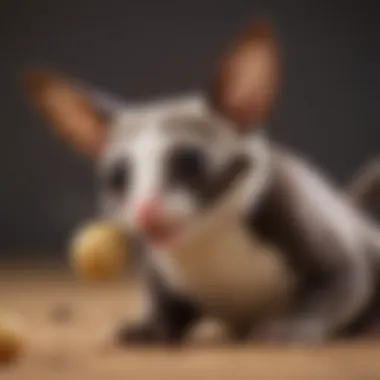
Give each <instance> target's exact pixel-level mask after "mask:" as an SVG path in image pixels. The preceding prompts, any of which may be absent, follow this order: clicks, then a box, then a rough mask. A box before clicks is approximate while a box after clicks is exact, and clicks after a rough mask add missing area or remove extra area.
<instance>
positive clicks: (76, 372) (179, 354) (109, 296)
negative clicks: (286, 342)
mask: <svg viewBox="0 0 380 380" xmlns="http://www.w3.org/2000/svg"><path fill="white" fill-rule="evenodd" d="M138 300H139V297H138V290H137V289H136V286H135V285H133V284H132V283H131V284H130V283H128V282H122V283H117V282H115V283H109V284H104V285H96V286H95V285H90V284H85V283H83V282H80V281H78V280H75V279H73V278H72V277H70V276H65V275H62V274H60V273H58V272H56V271H55V270H54V269H45V270H44V271H34V270H30V271H28V272H25V270H19V269H17V268H16V269H13V270H7V271H5V270H3V271H1V272H0V302H1V303H0V309H1V312H3V313H11V314H12V315H13V314H14V315H15V316H17V317H18V318H20V321H21V322H22V324H23V328H24V334H25V341H26V343H27V346H26V351H25V354H24V355H22V356H21V357H20V359H19V360H18V361H17V362H15V363H14V364H13V365H11V366H7V367H2V368H0V379H1V380H16V379H17V380H23V379H25V380H33V379H36V380H44V379H51V380H54V379H70V380H76V379H78V380H87V379H88V380H97V379H107V380H118V379H165V380H171V379H173V380H181V379H256V380H260V379H276V380H277V379H283V380H286V379H291V380H297V379H305V380H314V379H323V380H329V379H334V380H339V379H342V380H351V379H352V380H354V379H355V380H370V379H374V380H375V379H380V344H377V343H375V342H360V343H359V342H356V343H350V344H348V343H345V344H343V343H342V344H336V345H334V346H329V347H324V348H308V349H306V348H301V347H298V348H296V347H293V348H287V349H286V348H275V347H260V346H255V345H250V346H244V347H236V346H235V347H232V346H229V345H228V344H227V343H226V342H225V341H223V339H222V338H221V337H218V336H217V335H215V336H213V334H214V332H212V331H211V330H207V329H206V330H204V334H205V335H202V334H200V333H199V336H198V337H195V338H193V339H192V340H191V341H189V342H188V343H187V344H186V345H185V346H183V347H182V348H177V349H164V348H151V349H143V348H140V349H136V348H134V349H132V348H129V349H127V348H125V349H123V350H120V349H116V348H115V347H114V346H113V345H112V340H111V337H112V333H113V331H114V329H115V327H116V326H117V324H118V323H120V322H121V321H122V320H124V319H128V318H129V319H133V318H134V317H135V315H136V313H137V311H138Z"/></svg>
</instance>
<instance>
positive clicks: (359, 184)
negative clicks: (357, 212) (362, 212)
mask: <svg viewBox="0 0 380 380" xmlns="http://www.w3.org/2000/svg"><path fill="white" fill-rule="evenodd" d="M347 193H348V195H349V197H351V199H352V200H353V202H354V203H356V204H357V205H359V206H360V207H366V206H369V205H370V204H372V202H374V201H375V200H376V198H377V197H378V196H379V195H380V158H375V159H372V160H370V161H369V162H368V163H366V164H365V165H364V166H362V167H361V168H360V169H359V170H358V171H357V172H356V174H355V175H354V178H353V180H352V182H351V183H350V184H349V185H348V187H347Z"/></svg>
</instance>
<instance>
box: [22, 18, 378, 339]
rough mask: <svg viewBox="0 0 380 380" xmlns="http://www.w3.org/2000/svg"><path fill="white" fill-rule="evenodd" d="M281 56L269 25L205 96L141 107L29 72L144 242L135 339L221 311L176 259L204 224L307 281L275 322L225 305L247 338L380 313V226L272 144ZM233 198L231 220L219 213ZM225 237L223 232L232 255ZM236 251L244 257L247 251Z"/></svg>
mask: <svg viewBox="0 0 380 380" xmlns="http://www.w3.org/2000/svg"><path fill="white" fill-rule="evenodd" d="M280 56H281V54H280V49H279V43H278V40H277V38H276V33H275V32H274V30H273V28H272V27H271V25H270V23H268V22H267V21H263V20H258V21H256V22H254V23H253V24H252V25H251V26H250V27H248V28H247V29H246V30H245V31H244V32H243V33H242V34H241V36H240V37H239V38H238V39H237V40H236V41H235V43H234V44H232V45H231V47H230V48H229V49H228V50H227V51H226V53H225V55H224V56H223V57H222V58H221V60H220V64H219V65H218V67H217V68H216V70H215V73H214V75H213V77H212V80H211V84H210V87H209V89H208V90H207V91H205V92H200V93H198V94H190V95H184V96H176V97H172V98H170V99H165V100H156V101H151V102H146V103H142V104H131V105H128V104H127V105H126V104H124V102H123V101H120V100H115V99H112V98H111V97H110V96H108V95H105V94H103V93H101V92H97V91H94V90H93V89H91V88H89V87H88V86H86V85H81V84H80V83H79V82H76V81H70V80H69V79H65V78H64V77H61V76H59V75H56V74H55V73H54V72H50V71H47V70H43V69H32V70H29V71H28V72H27V75H26V84H27V90H28V93H29V95H30V96H31V99H32V101H33V102H34V103H35V104H36V105H37V107H38V108H39V109H40V110H42V112H43V113H44V114H45V116H46V117H47V118H48V119H49V121H51V125H52V126H53V127H54V130H55V132H56V133H58V134H59V135H60V136H62V137H63V138H64V139H65V140H66V141H67V142H69V143H70V144H71V145H72V146H73V147H75V148H76V149H77V150H78V151H79V152H81V153H83V154H86V155H88V156H90V157H93V158H96V160H97V163H98V169H99V176H100V179H101V198H102V207H103V212H104V215H106V216H107V217H108V218H111V219H113V220H115V221H116V222H118V223H119V224H121V225H123V226H124V228H125V230H126V231H129V232H131V231H133V233H134V234H135V235H136V236H137V237H138V238H139V240H140V241H142V242H143V249H142V251H141V255H142V262H143V265H144V270H145V273H146V274H148V276H147V285H148V286H147V297H148V298H147V299H149V300H150V304H149V308H148V311H149V313H148V315H147V316H146V318H145V319H144V320H143V321H141V323H139V324H137V325H135V326H127V327H125V328H123V329H122V331H121V332H120V335H119V337H120V339H121V340H122V342H123V343H126V344H129V343H135V342H157V341H160V342H179V341H181V340H182V339H183V338H184V336H185V334H186V333H187V332H188V331H189V329H190V328H191V327H192V326H194V324H195V323H196V322H197V321H199V320H200V318H201V317H203V316H204V314H205V313H206V312H208V311H210V312H212V310H209V309H208V305H205V304H203V303H202V297H197V294H194V293H192V292H188V291H187V290H188V288H187V287H186V279H184V278H182V277H181V273H179V272H178V271H177V270H176V266H175V265H173V263H172V262H170V257H172V256H171V255H170V254H169V253H170V252H171V251H172V250H173V247H177V246H178V244H179V245H180V244H181V242H182V244H185V243H184V241H186V239H185V237H186V236H188V231H189V230H191V229H194V228H195V229H196V228H201V227H200V226H201V225H202V223H201V221H202V220H203V216H204V215H206V214H207V215H211V216H210V218H211V219H212V215H214V221H215V222H216V221H218V220H222V219H223V218H225V219H224V220H230V221H233V223H232V225H233V227H234V228H235V227H238V228H237V229H240V231H244V233H245V234H248V235H249V234H252V236H253V235H254V236H258V237H259V239H260V240H263V241H265V242H267V243H269V244H271V245H273V246H275V247H276V248H277V249H278V250H279V252H280V253H279V254H281V255H282V257H283V258H284V259H285V263H286V266H287V267H288V268H290V270H291V272H292V273H294V274H296V277H297V287H296V289H295V293H294V296H293V298H292V302H291V305H290V306H289V307H288V308H287V309H286V312H283V313H280V314H279V315H276V317H274V318H273V319H271V320H270V322H269V320H267V319H265V320H261V319H255V318H254V316H252V315H251V314H249V318H248V315H247V316H246V317H247V318H244V316H242V315H240V314H239V317H238V318H236V320H234V317H233V316H234V305H233V303H231V304H230V306H228V305H229V304H227V307H226V309H228V318H227V319H228V321H229V323H230V324H231V326H230V327H231V330H233V331H234V332H235V333H236V336H239V338H244V339H246V338H249V337H252V338H253V337H256V335H255V333H254V332H255V331H260V332H261V334H262V336H264V337H265V338H266V339H270V340H274V341H285V342H302V343H320V342H325V341H328V340H330V339H334V338H336V337H342V336H349V335H354V334H357V333H360V332H361V331H362V330H363V328H364V327H368V326H370V325H371V323H373V322H374V320H375V318H376V317H378V314H379V312H380V310H379V307H380V299H379V296H380V293H379V284H380V282H379V279H380V277H379V274H380V232H379V229H378V226H377V225H376V224H375V223H374V222H373V221H372V220H371V219H370V217H369V216H368V215H366V214H365V213H364V212H363V211H362V210H361V209H359V207H358V206H356V205H355V204H354V202H353V201H352V200H351V199H350V198H349V197H348V196H347V195H346V194H345V193H344V192H343V191H341V190H339V189H338V188H337V187H336V186H334V185H333V184H332V182H331V181H330V180H329V179H328V178H326V177H325V176H324V174H322V173H320V172H319V170H318V169H316V168H315V167H314V166H313V165H312V164H310V163H308V162H307V160H305V159H303V158H301V157H300V156H299V155H297V154H293V153H292V152H290V151H289V150H288V149H285V148H283V147H282V146H279V145H278V144H277V143H275V142H273V141H272V139H270V138H268V136H267V133H266V130H265V127H266V125H267V124H268V123H269V115H270V112H271V110H272V108H273V105H274V103H275V101H276V97H277V94H278V91H279V88H280V83H281V80H280V79H281V57H280ZM236 183H238V184H239V186H235V187H234V186H233V185H234V184H236ZM231 188H232V189H233V190H230V189H231ZM226 194H227V196H225V195H226ZM222 195H224V196H225V202H224V203H223V207H224V209H225V210H226V214H223V215H224V216H221V215H222V214H218V212H217V211H216V210H218V207H220V206H218V205H219V204H220V203H219V200H220V199H221V196H222ZM214 211H215V214H213V212H214ZM218 215H219V216H218ZM211 224H212V222H211ZM194 226H195V227H194ZM226 231H227V230H222V231H221V232H219V233H218V231H216V235H215V236H216V237H217V240H218V243H220V246H223V245H225V244H224V243H226V244H227V242H226V241H225V240H226V239H227V236H229V234H225V233H224V232H226ZM214 232H215V231H214ZM245 236H246V235H245ZM228 244H229V247H230V248H229V249H230V250H231V256H232V257H233V256H234V255H236V257H238V255H239V252H238V251H239V249H240V248H239V247H240V246H239V245H238V244H236V245H235V246H234V241H233V239H232V243H231V241H229V242H228ZM185 246H186V244H185ZM244 246H245V249H247V245H246V244H245V245H244ZM203 249H205V252H204V253H203V252H202V254H201V255H207V245H206V246H205V245H204V244H203ZM255 249H256V248H255V247H254V246H253V245H252V251H254V250H255ZM253 276H254V274H253ZM235 296H236V295H235ZM246 306H247V310H249V305H246ZM220 313H223V312H222V311H220ZM215 314H218V312H215ZM220 317H221V318H223V317H224V316H223V315H220ZM256 339H258V338H257V337H256Z"/></svg>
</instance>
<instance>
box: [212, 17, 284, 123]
mask: <svg viewBox="0 0 380 380" xmlns="http://www.w3.org/2000/svg"><path fill="white" fill-rule="evenodd" d="M279 61H280V59H279V48H278V43H277V39H276V36H275V32H274V29H273V27H272V25H271V23H270V22H269V21H268V20H264V19H263V20H258V21H256V22H253V23H252V24H251V25H250V26H249V27H248V28H247V29H246V30H244V31H243V33H242V34H241V35H240V37H239V38H238V39H237V40H236V41H235V42H234V43H233V44H232V46H231V47H230V48H229V49H228V50H227V52H226V54H225V55H224V56H223V57H222V59H221V61H220V64H219V67H218V68H217V70H216V73H215V76H214V77H213V81H212V83H211V92H210V96H211V102H212V105H213V106H214V107H215V108H216V110H217V111H218V112H219V113H221V114H222V115H223V116H225V117H227V118H228V119H230V120H231V121H232V122H233V123H234V124H235V125H236V126H240V128H242V129H245V128H248V126H250V125H252V126H259V125H262V124H263V123H265V122H266V119H267V117H268V115H269V113H270V111H271V108H272V106H273V103H274V101H275V98H276V95H277V92H278V88H279V79H280V62H279Z"/></svg>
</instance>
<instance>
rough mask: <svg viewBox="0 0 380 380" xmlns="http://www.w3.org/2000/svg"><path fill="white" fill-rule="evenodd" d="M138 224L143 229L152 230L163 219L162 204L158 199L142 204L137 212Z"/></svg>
mask: <svg viewBox="0 0 380 380" xmlns="http://www.w3.org/2000/svg"><path fill="white" fill-rule="evenodd" d="M135 218H136V222H137V224H138V225H139V226H140V227H141V228H143V229H147V228H150V227H152V226H154V225H156V224H157V223H159V221H160V220H161V219H162V207H161V202H160V201H159V200H158V199H157V198H152V199H149V200H146V201H144V202H142V203H141V204H140V205H139V206H138V207H137V210H136V216H135Z"/></svg>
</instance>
